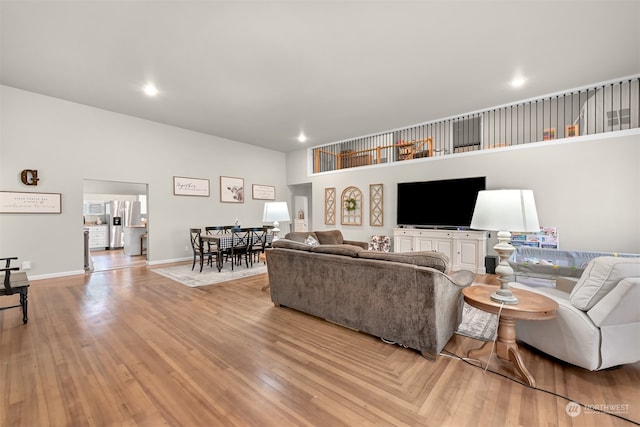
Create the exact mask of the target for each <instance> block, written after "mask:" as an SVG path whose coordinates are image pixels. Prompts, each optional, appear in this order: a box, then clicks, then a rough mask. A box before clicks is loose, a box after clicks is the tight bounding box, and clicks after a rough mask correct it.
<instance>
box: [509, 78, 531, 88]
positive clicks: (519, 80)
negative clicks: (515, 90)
mask: <svg viewBox="0 0 640 427" xmlns="http://www.w3.org/2000/svg"><path fill="white" fill-rule="evenodd" d="M526 81H527V79H525V78H524V77H516V78H514V79H513V80H511V86H513V87H520V86H522V85H523V84H524V83H525V82H526Z"/></svg>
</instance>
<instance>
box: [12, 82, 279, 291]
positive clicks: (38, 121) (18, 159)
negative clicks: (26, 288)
mask: <svg viewBox="0 0 640 427" xmlns="http://www.w3.org/2000/svg"><path fill="white" fill-rule="evenodd" d="M0 108H1V109H0V114H1V115H0V119H1V125H2V126H1V134H0V190H4V191H38V192H49V193H62V214H59V215H58V214H0V254H2V255H0V256H17V257H19V258H20V261H27V260H28V261H31V263H32V266H33V268H32V270H31V271H30V273H29V275H30V277H31V278H35V279H37V278H44V277H52V276H61V275H66V274H73V273H82V272H83V266H84V258H83V224H82V200H83V180H85V179H91V180H105V181H121V182H136V183H145V184H148V186H149V187H148V188H149V199H148V202H149V239H148V245H149V246H148V258H149V262H150V263H152V264H154V263H160V262H165V261H170V260H178V259H184V258H185V257H190V256H191V250H190V249H189V250H188V251H186V250H185V246H187V245H189V239H188V228H189V227H205V226H207V225H220V224H230V223H233V221H234V219H235V218H238V219H239V220H240V221H241V224H243V225H261V224H262V211H263V206H264V200H253V199H252V198H251V186H252V184H266V185H274V186H276V194H277V196H278V200H281V201H286V200H289V198H290V192H289V189H288V187H287V185H286V175H285V172H284V171H285V166H286V162H285V154H284V153H281V152H276V151H272V150H267V149H263V148H259V147H256V146H252V145H248V144H244V143H240V142H235V141H230V140H226V139H223V138H218V137H214V136H210V135H205V134H201V133H197V132H192V131H188V130H184V129H180V128H176V127H172V126H167V125H163V124H159V123H155V122H151V121H147V120H142V119H138V118H134V117H130V116H125V115H122V114H116V113H112V112H108V111H104V110H100V109H96V108H92V107H88V106H85V105H80V104H76V103H72V102H67V101H63V100H60V99H56V98H51V97H47V96H42V95H38V94H35V93H31V92H26V91H22V90H19V89H14V88H11V87H7V86H0ZM23 169H37V170H38V177H39V178H40V181H39V182H38V186H37V187H33V186H26V185H24V184H22V183H21V182H20V171H22V170H23ZM173 176H186V177H195V178H206V179H209V180H210V194H211V195H210V197H187V196H174V195H173V182H172V180H173ZM220 176H232V177H241V178H244V186H245V202H244V203H241V204H232V203H220V193H219V186H220V184H219V177H220ZM284 225H285V226H286V227H287V228H288V224H284Z"/></svg>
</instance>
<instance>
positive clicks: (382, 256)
mask: <svg viewBox="0 0 640 427" xmlns="http://www.w3.org/2000/svg"><path fill="white" fill-rule="evenodd" d="M358 257H360V258H367V259H379V260H383V261H393V262H402V263H405V264H413V265H418V266H421V267H431V268H435V269H436V270H438V271H441V272H443V273H447V272H448V271H449V257H448V256H446V255H445V254H443V253H440V252H434V251H418V252H401V253H399V252H389V253H388V252H378V251H362V252H360V253H359V254H358Z"/></svg>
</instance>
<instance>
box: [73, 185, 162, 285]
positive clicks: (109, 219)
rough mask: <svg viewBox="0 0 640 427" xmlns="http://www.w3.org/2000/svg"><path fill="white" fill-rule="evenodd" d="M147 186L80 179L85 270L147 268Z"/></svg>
mask: <svg viewBox="0 0 640 427" xmlns="http://www.w3.org/2000/svg"><path fill="white" fill-rule="evenodd" d="M147 195H148V184H146V183H133V182H121V181H103V180H90V179H85V180H83V223H84V231H85V236H84V239H85V245H84V259H85V270H86V271H91V272H97V271H107V270H114V269H121V268H131V267H140V266H145V265H147V240H148V239H147V236H148V234H149V232H148V226H147V224H148V217H149V212H148V209H147Z"/></svg>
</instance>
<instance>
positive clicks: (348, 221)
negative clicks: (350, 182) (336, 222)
mask: <svg viewBox="0 0 640 427" xmlns="http://www.w3.org/2000/svg"><path fill="white" fill-rule="evenodd" d="M340 200H341V201H342V203H341V207H342V209H341V212H342V215H341V219H340V224H342V225H362V191H360V189H359V188H358V187H353V186H351V187H347V188H345V189H344V191H343V192H342V196H341V197H340Z"/></svg>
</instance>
